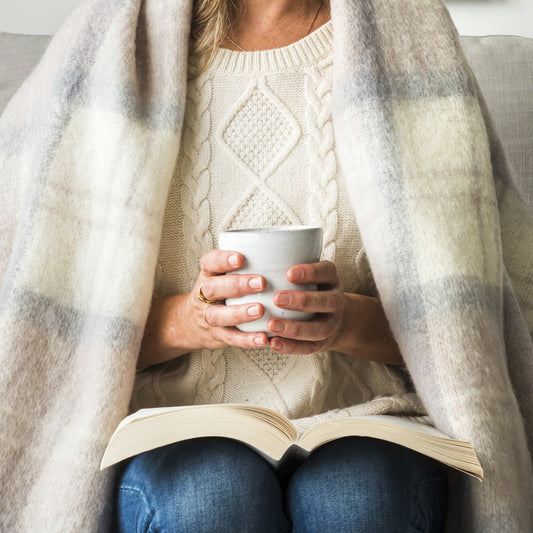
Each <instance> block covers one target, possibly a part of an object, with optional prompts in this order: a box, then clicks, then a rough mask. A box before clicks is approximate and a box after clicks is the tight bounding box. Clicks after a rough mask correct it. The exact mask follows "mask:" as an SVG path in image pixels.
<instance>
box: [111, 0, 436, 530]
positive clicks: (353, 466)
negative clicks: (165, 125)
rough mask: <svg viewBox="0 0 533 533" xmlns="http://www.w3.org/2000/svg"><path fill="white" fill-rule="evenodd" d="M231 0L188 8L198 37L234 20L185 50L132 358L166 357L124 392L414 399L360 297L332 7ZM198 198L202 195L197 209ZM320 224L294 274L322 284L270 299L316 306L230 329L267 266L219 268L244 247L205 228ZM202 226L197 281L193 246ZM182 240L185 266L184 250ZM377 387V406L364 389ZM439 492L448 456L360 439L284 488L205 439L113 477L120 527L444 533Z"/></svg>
mask: <svg viewBox="0 0 533 533" xmlns="http://www.w3.org/2000/svg"><path fill="white" fill-rule="evenodd" d="M224 4H226V3H225V2H221V3H220V5H219V6H218V13H217V8H214V7H213V6H214V3H213V2H205V3H204V4H203V5H202V3H198V4H197V5H196V11H195V14H194V15H193V35H195V34H196V41H197V44H196V47H197V48H200V47H201V46H202V44H203V42H202V41H204V42H205V41H208V42H209V41H214V40H215V36H216V28H215V26H216V23H217V22H218V20H220V19H222V20H224V18H225V17H229V22H230V23H229V24H228V25H227V27H226V26H224V27H223V28H221V33H220V34H219V35H220V38H219V43H220V44H221V46H222V48H220V49H217V50H216V51H215V52H214V54H212V53H211V51H210V50H206V51H205V52H204V56H207V57H202V55H201V54H200V58H198V54H196V55H195V56H193V58H192V61H193V67H192V68H194V69H198V68H201V66H200V67H198V66H197V65H195V64H194V62H195V61H196V63H198V62H199V61H200V62H201V61H202V60H204V62H206V61H209V62H210V63H209V65H208V66H207V68H206V70H205V71H204V72H203V73H202V74H201V75H200V76H196V77H195V78H194V79H193V80H192V81H191V82H190V84H189V89H188V91H189V94H190V95H191V97H190V98H189V99H188V101H187V105H188V108H187V109H186V115H185V125H184V128H185V129H184V139H183V142H182V146H181V154H180V156H179V157H178V166H177V170H176V173H175V175H174V179H173V183H172V185H171V189H170V195H169V201H168V204H167V208H166V217H165V221H164V223H163V237H162V247H161V250H160V253H159V265H158V273H159V276H158V279H157V287H156V294H158V295H159V297H158V298H156V299H155V300H154V302H153V303H152V307H151V312H150V315H149V318H148V323H147V328H146V330H145V335H144V339H143V344H142V348H141V353H140V356H139V362H138V364H139V365H140V366H141V367H151V365H154V364H157V363H166V362H167V361H168V363H167V364H164V365H162V366H158V367H155V368H153V367H152V368H145V369H144V371H142V372H141V373H140V374H138V376H137V383H136V386H135V389H134V393H133V401H132V403H133V406H134V408H136V409H137V408H141V407H154V406H164V405H183V404H185V405H186V404H188V403H213V402H227V403H239V402H242V401H247V402H250V403H252V404H254V403H258V404H262V405H266V406H268V407H271V408H274V409H277V410H280V411H281V412H283V414H285V415H287V416H289V417H291V418H293V419H300V423H301V419H302V418H304V417H313V416H316V415H320V414H321V413H324V414H326V412H327V415H328V416H330V417H333V416H347V411H348V412H350V413H351V414H364V413H371V412H384V413H390V412H395V413H401V412H404V413H406V414H413V413H421V412H423V411H422V408H421V406H417V405H414V402H413V397H412V396H413V395H412V394H409V392H410V389H409V386H408V384H407V381H406V378H405V376H404V375H403V374H402V373H401V372H400V371H398V370H397V369H394V368H390V367H386V366H385V364H384V363H386V364H392V365H399V364H401V363H402V360H401V355H400V353H399V350H398V347H397V345H396V343H395V341H394V339H393V337H392V334H391V333H390V331H389V328H388V323H387V319H386V317H385V315H384V313H383V310H382V308H381V306H380V305H379V301H378V299H377V298H376V297H375V296H370V295H366V296H365V295H362V294H361V292H366V293H371V291H372V288H371V286H370V285H371V283H370V280H369V279H365V278H364V277H362V276H361V270H362V269H361V268H359V273H358V271H357V267H358V266H359V267H361V265H360V263H361V261H362V260H363V259H362V256H363V255H364V252H363V251H362V250H361V242H360V236H359V232H358V230H357V226H356V223H355V220H354V217H353V214H352V213H351V211H350V208H349V204H348V199H347V194H346V192H345V189H346V185H345V183H343V181H342V175H341V173H340V171H339V169H338V165H337V163H336V153H335V152H336V150H335V145H334V140H333V138H332V125H331V105H330V95H331V84H332V78H331V66H332V60H333V57H332V54H333V49H332V45H333V41H332V30H331V23H330V22H328V19H329V6H328V5H327V3H325V2H323V1H319V2H309V1H308V0H302V1H300V2H294V1H292V0H291V1H278V2H262V1H259V2H256V1H248V2H246V3H236V4H235V6H234V7H233V9H232V10H231V9H230V7H231V4H230V3H227V6H225V5H224ZM226 12H227V14H226ZM209 32H211V34H209ZM213 44H217V43H216V42H214V43H213ZM203 46H204V47H206V46H207V45H206V44H203ZM230 50H234V51H230ZM251 50H253V51H260V50H264V52H263V53H261V52H256V53H250V52H248V51H251ZM289 54H290V59H287V56H288V55H289ZM236 63H239V65H238V66H237V65H236ZM230 65H231V66H230ZM300 102H306V105H304V106H302V105H301V104H299V103H300ZM234 104H236V105H234ZM201 114H204V115H207V114H209V117H208V118H206V117H204V118H203V119H202V118H200V115H201ZM202 121H203V124H199V123H201V122H202ZM298 129H299V131H298ZM327 143H329V144H327ZM202 144H203V145H204V146H206V148H203V149H207V150H209V153H210V159H209V161H205V162H204V164H202V168H201V169H198V168H197V166H198V163H199V162H198V159H201V155H200V154H198V153H197V151H196V147H197V146H201V145H202ZM315 147H316V149H318V150H319V153H318V154H316V155H314V158H313V157H312V154H311V152H312V150H314V149H315ZM320 149H322V150H320ZM323 152H325V153H323ZM253 154H257V155H256V157H254V156H253ZM198 156H199V157H198ZM272 161H275V164H274V165H272V164H271V163H272ZM287 176H290V180H287V179H286V177H287ZM207 188H208V190H207ZM233 190H235V191H241V190H242V191H244V192H243V194H239V195H234V194H231V193H230V191H233ZM323 195H325V196H326V199H325V201H323V198H322V196H323ZM195 201H196V202H202V203H204V204H207V205H208V207H206V208H205V210H204V212H203V213H202V214H201V215H200V216H199V214H198V211H197V210H195V209H194V207H193V206H194V202H195ZM250 205H253V210H252V209H250ZM312 222H315V223H319V224H320V225H321V226H323V227H324V231H325V243H324V248H325V256H326V257H327V258H328V259H329V261H328V260H324V261H322V262H320V263H317V264H312V265H299V266H295V267H293V268H292V269H290V271H289V272H288V278H289V280H290V281H292V282H294V283H303V284H317V285H319V286H320V287H321V289H322V290H320V291H318V292H314V293H313V292H311V293H304V294H302V293H299V292H297V291H284V292H280V293H277V294H276V296H275V302H276V305H278V306H280V307H283V308H286V309H297V310H301V311H305V312H312V313H318V314H317V316H316V318H315V319H314V320H312V321H309V322H303V323H298V322H291V321H288V320H273V319H271V320H270V322H269V328H270V331H271V332H272V333H274V334H275V335H276V336H274V337H273V338H272V339H271V340H270V341H269V340H268V338H267V335H266V334H265V333H259V334H258V333H243V332H241V331H239V330H238V329H237V328H236V327H234V326H236V325H238V324H240V323H243V322H249V321H252V320H255V319H257V318H259V317H261V316H262V315H263V313H264V309H263V306H261V305H256V304H248V305H241V306H225V305H223V302H224V300H225V299H227V298H234V297H239V296H243V295H245V294H254V293H258V292H260V291H262V290H264V289H265V285H266V281H265V279H264V277H263V276H261V275H239V274H238V273H237V274H233V275H229V276H221V274H226V273H231V272H234V271H235V270H238V269H239V268H240V267H241V266H242V264H243V260H244V258H243V256H242V255H240V254H236V253H232V252H231V251H220V250H211V251H209V247H210V246H209V245H208V241H211V242H213V244H215V243H216V235H217V231H220V230H223V229H227V228H238V227H241V228H242V227H255V226H259V225H276V224H277V223H278V224H279V223H288V224H291V223H292V224H294V223H296V224H299V223H312ZM202 233H203V234H204V235H206V237H205V239H204V242H203V246H202V247H201V252H202V253H203V257H202V259H201V261H200V272H199V275H198V276H197V277H196V280H195V279H194V277H193V275H195V274H196V271H197V266H196V263H197V261H198V257H197V255H196V253H197V250H196V249H195V243H196V242H198V240H199V239H200V236H201V235H202ZM184 254H187V255H188V256H189V258H188V259H189V260H188V261H187V263H188V265H189V268H184V265H183V264H181V265H180V263H179V262H178V261H177V260H176V259H177V258H178V257H181V256H183V255H184ZM356 256H358V257H359V259H358V261H354V260H353V258H354V257H356ZM333 261H336V262H337V263H338V264H339V265H340V272H339V271H338V270H337V268H336V266H335V263H334V262H333ZM191 264H192V267H193V268H191ZM258 274H261V273H260V272H259V273H258ZM191 286H192V287H193V288H192V290H190V288H191ZM343 286H344V287H345V290H343ZM199 294H200V295H201V297H200V298H199V297H198V295H199ZM283 298H285V299H286V300H287V301H283V300H282V299H283ZM303 298H305V301H304V300H303ZM376 362H377V363H376ZM378 363H379V364H378ZM210 383H216V386H214V387H210ZM377 397H380V399H379V400H378V402H379V403H380V404H381V405H379V406H377V405H375V404H376V402H372V400H374V399H375V398H377ZM385 397H391V398H390V399H389V400H388V401H387V400H386V399H385ZM358 404H359V405H358ZM399 464H401V465H402V468H399V467H398V465H399ZM341 480H342V482H341ZM384 480H386V481H384ZM370 495H373V496H372V497H370ZM284 499H285V500H286V502H287V506H288V507H287V511H286V512H284ZM170 501H172V502H173V504H172V505H169V504H166V503H165V502H170ZM445 501H446V472H445V469H444V467H442V466H441V465H437V464H435V462H434V461H432V460H430V459H427V458H423V457H422V456H417V454H415V453H413V452H408V451H407V450H404V449H401V448H399V447H398V446H393V445H388V444H387V445H386V444H384V443H375V442H366V441H365V440H362V439H348V440H346V441H337V442H334V443H331V444H330V445H329V446H326V447H324V449H321V450H320V451H319V452H317V453H315V454H314V455H313V456H312V460H311V461H308V462H307V463H306V464H305V466H302V467H300V468H299V469H298V470H297V474H295V475H294V476H292V477H291V479H290V482H289V484H288V486H287V489H286V496H285V498H284V497H283V494H282V490H281V487H280V482H279V481H278V480H277V479H276V475H275V473H274V472H273V471H272V469H271V468H270V467H269V466H268V465H267V464H266V463H265V461H264V459H263V458H261V457H260V456H258V455H256V454H254V453H250V451H249V450H248V449H246V448H245V447H244V446H242V445H239V444H236V443H228V442H225V441H221V440H216V439H211V440H206V441H203V442H191V443H187V444H181V445H175V446H170V447H167V448H164V449H160V450H157V451H155V452H153V453H152V454H148V456H146V455H144V456H142V457H138V458H136V459H134V460H133V461H131V463H130V465H129V466H128V468H127V470H126V472H125V473H124V475H123V476H122V479H121V480H120V482H119V491H118V503H117V515H118V518H117V530H120V531H148V530H149V529H150V528H152V529H157V528H158V527H159V528H160V529H161V530H169V531H215V530H216V531H232V532H233V531H243V532H244V531H250V532H259V531H272V532H274V531H276V532H280V531H289V530H291V525H290V524H291V523H292V530H293V531H318V530H319V529H322V528H324V527H330V528H332V529H334V530H335V531H339V532H341V531H369V529H373V530H375V531H405V530H407V529H408V528H409V527H410V526H409V524H411V525H412V526H413V527H414V525H415V524H418V525H421V526H422V527H423V530H425V531H430V530H431V531H437V530H441V529H442V525H443V522H444V515H445V512H444V511H445ZM384 508H385V509H387V511H388V512H387V513H383V512H382V511H383V509H384ZM422 524H423V525H422Z"/></svg>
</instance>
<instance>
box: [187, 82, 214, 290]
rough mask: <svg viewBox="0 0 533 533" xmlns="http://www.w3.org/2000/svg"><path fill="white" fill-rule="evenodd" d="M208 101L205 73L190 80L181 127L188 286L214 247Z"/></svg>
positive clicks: (207, 84)
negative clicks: (202, 261) (211, 225)
mask: <svg viewBox="0 0 533 533" xmlns="http://www.w3.org/2000/svg"><path fill="white" fill-rule="evenodd" d="M210 101H211V82H210V79H209V77H208V76H201V77H200V78H198V79H197V80H195V81H193V82H191V83H189V90H188V91H187V108H186V109H187V113H186V116H185V124H184V129H183V145H182V146H183V167H182V176H183V185H182V188H181V198H182V208H183V235H184V238H185V242H186V245H187V246H186V252H185V257H186V261H187V266H188V269H189V274H190V277H191V288H192V284H193V283H194V280H195V279H196V278H197V277H198V273H199V265H198V260H199V258H200V257H201V256H202V254H203V253H205V252H206V251H209V250H211V249H212V248H213V237H212V235H211V232H210V230H209V227H210V224H211V213H210V208H209V201H208V194H209V186H210V173H209V161H210V157H211V147H210V143H209V130H210V127H211V116H210V112H209V103H210Z"/></svg>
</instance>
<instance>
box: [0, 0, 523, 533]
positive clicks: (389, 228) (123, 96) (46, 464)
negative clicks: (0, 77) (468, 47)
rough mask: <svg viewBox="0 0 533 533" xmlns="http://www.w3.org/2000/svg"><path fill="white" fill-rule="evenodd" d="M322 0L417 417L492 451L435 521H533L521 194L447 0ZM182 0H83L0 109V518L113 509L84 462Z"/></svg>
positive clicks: (146, 208) (169, 143)
mask: <svg viewBox="0 0 533 533" xmlns="http://www.w3.org/2000/svg"><path fill="white" fill-rule="evenodd" d="M331 7H332V18H333V28H334V46H335V59H334V71H335V80H334V89H333V91H334V94H333V99H334V104H333V105H334V108H333V118H334V127H335V138H336V142H337V146H338V151H339V154H340V160H341V165H342V170H343V173H344V175H345V176H346V179H347V181H348V187H349V193H350V197H351V201H352V203H353V207H354V210H355V214H356V217H357V221H358V224H359V226H360V230H361V234H362V238H363V241H364V244H365V247H366V250H367V253H368V257H369V261H370V264H371V267H372V270H373V273H374V278H375V281H376V284H377V287H378V289H379V293H380V296H381V298H382V301H383V305H384V307H385V310H386V313H387V316H388V318H389V320H390V323H391V327H392V330H393V332H394V334H395V336H396V338H397V340H398V343H399V345H400V348H401V351H402V353H403V355H404V358H405V362H406V365H407V368H408V370H409V371H410V373H411V376H412V378H413V380H414V383H415V385H416V389H417V391H418V393H419V395H420V397H421V399H422V401H423V403H424V404H425V406H426V408H427V410H428V412H429V414H430V415H431V418H432V419H433V421H434V423H435V424H436V426H438V427H439V428H441V429H442V430H444V431H445V432H447V433H449V434H451V435H453V436H455V437H460V438H464V439H468V440H471V441H472V442H473V444H474V447H475V449H476V451H477V453H478V455H479V458H480V460H481V462H482V464H483V467H484V470H485V476H486V477H485V482H484V483H482V484H481V483H479V482H478V481H476V480H474V479H471V478H467V476H458V477H457V478H456V479H455V482H456V483H454V485H453V486H452V490H451V498H452V506H451V510H450V513H449V517H450V521H449V527H450V529H451V528H453V530H454V531H461V532H468V531H477V532H484V533H486V532H494V533H501V532H531V531H533V520H532V497H531V495H532V494H533V486H532V477H533V473H532V466H531V456H530V452H529V450H528V440H529V442H530V443H531V428H532V427H533V414H532V409H533V401H532V391H531V385H530V384H531V383H532V382H533V369H532V365H533V348H532V340H531V332H532V329H533V292H532V291H533V274H532V265H533V217H532V214H531V212H529V211H528V209H527V208H526V206H525V204H524V202H523V201H522V199H521V197H520V195H519V194H518V192H517V190H516V188H515V187H514V185H513V183H512V181H511V179H510V177H509V175H508V171H507V167H506V163H505V159H504V156H503V155H502V152H501V148H500V145H499V142H498V140H497V139H496V137H495V136H494V133H493V129H492V126H491V123H490V119H489V118H488V116H487V114H486V112H485V109H484V105H483V102H482V100H481V98H480V95H479V94H478V90H477V87H476V84H475V80H474V79H473V78H472V75H471V73H470V71H469V69H468V67H467V66H466V64H465V61H464V58H463V55H462V52H461V50H460V48H459V45H458V38H457V33H456V30H455V28H454V27H453V24H452V22H451V21H450V19H449V15H448V13H447V10H446V8H445V7H444V6H443V5H442V4H441V2H440V0H332V6H331ZM190 14H191V3H190V1H186V0H86V1H84V2H82V4H81V5H80V6H79V7H78V9H77V10H76V11H75V12H74V13H73V14H72V15H71V17H70V18H69V19H68V21H67V22H66V23H65V24H64V25H63V27H62V28H61V30H60V31H59V32H58V33H57V35H56V36H55V37H54V39H53V40H52V42H51V43H50V45H49V47H48V49H47V51H46V53H45V54H44V56H43V58H42V60H41V62H40V63H39V65H38V66H37V68H36V69H35V71H34V72H33V73H32V74H31V76H30V77H29V78H28V79H27V80H26V81H25V83H24V84H23V86H22V87H21V89H20V90H19V91H18V93H17V94H16V95H15V96H14V98H13V99H12V100H11V102H10V104H9V105H8V107H7V109H6V110H5V112H4V114H3V116H2V117H1V119H0V180H1V185H0V187H1V189H0V190H1V210H0V221H1V222H0V275H1V279H2V280H3V281H2V292H1V296H0V358H1V369H2V370H1V372H0V398H1V403H0V405H1V411H0V531H3V532H4V531H5V532H8V531H9V532H15V531H16V532H17V533H20V532H35V531H46V532H56V531H57V532H70V531H72V532H80V531H84V532H85V531H98V532H101V531H106V530H107V529H108V528H109V509H110V501H111V498H110V493H109V490H110V485H111V482H112V479H111V472H110V471H105V472H104V473H100V472H99V471H98V465H99V461H100V458H101V455H102V452H103V450H104V448H105V445H106V443H107V440H108V438H109V437H110V435H111V433H112V431H113V430H114V428H115V426H116V425H117V423H118V422H119V421H120V419H121V418H122V417H123V416H124V415H125V414H126V412H127V408H128V402H129V396H130V392H131V388H132V384H133V377H134V371H135V361H136V357H137V353H138V350H139V344H140V340H141V337H142V332H143V327H144V323H145V320H146V317H147V313H148V309H149V305H150V299H151V294H152V280H153V272H154V269H155V263H156V257H157V253H158V249H159V240H160V234H161V227H162V220H163V211H164V208H165V204H166V197H167V191H168V187H169V183H170V179H171V176H172V173H173V169H174V166H175V161H176V158H177V153H178V148H179V142H180V130H181V125H182V118H183V111H184V103H185V90H186V75H187V73H186V68H187V46H188V34H189V24H190ZM178 260H179V258H178ZM526 431H529V436H528V434H527V433H526ZM450 524H451V525H450Z"/></svg>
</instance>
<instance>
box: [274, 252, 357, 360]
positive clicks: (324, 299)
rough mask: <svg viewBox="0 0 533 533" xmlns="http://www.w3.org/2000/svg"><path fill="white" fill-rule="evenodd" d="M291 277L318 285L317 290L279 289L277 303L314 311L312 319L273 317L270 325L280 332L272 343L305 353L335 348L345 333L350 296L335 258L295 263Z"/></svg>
mask: <svg viewBox="0 0 533 533" xmlns="http://www.w3.org/2000/svg"><path fill="white" fill-rule="evenodd" d="M287 279H288V280H289V281H290V282H291V283H294V284H296V285H302V284H303V285H310V284H312V285H317V286H318V287H317V289H318V290H316V291H290V290H283V291H278V292H277V293H276V294H275V295H274V304H275V305H276V306H277V307H280V308H282V309H291V310H294V311H302V312H304V313H314V314H315V316H314V318H313V319H312V320H309V321H295V320H286V319H282V318H271V319H270V320H269V321H268V326H267V327H268V329H269V331H271V332H272V333H274V334H275V335H276V337H274V338H272V339H271V340H270V347H271V348H272V349H273V350H275V351H277V352H280V353H286V354H295V355H303V354H309V353H313V352H321V351H323V350H328V349H331V347H332V346H333V345H334V344H335V343H336V341H337V339H338V338H339V337H340V336H342V334H343V331H342V326H343V322H344V320H343V319H344V313H345V309H346V298H345V295H344V293H343V290H342V284H341V281H340V279H339V276H338V274H337V268H336V266H335V264H334V263H332V262H331V261H320V262H319V263H309V264H301V265H295V266H293V267H291V268H290V269H289V270H288V271H287Z"/></svg>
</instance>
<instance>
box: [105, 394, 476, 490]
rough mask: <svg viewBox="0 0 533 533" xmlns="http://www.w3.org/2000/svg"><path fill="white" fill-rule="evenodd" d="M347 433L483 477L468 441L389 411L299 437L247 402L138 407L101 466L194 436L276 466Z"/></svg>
mask: <svg viewBox="0 0 533 533" xmlns="http://www.w3.org/2000/svg"><path fill="white" fill-rule="evenodd" d="M348 436H359V437H373V438H376V439H382V440H387V441H390V442H394V443H397V444H400V445H402V446H405V447H407V448H411V449H412V450H415V451H417V452H420V453H422V454H424V455H427V456H428V457H432V458H433V459H436V460H438V461H441V462H442V463H444V464H446V465H449V466H451V467H453V468H456V469H458V470H461V471H463V472H466V473H467V474H470V475H472V476H475V477H477V478H478V479H480V480H482V479H483V469H482V468H481V465H480V464H479V461H478V459H477V457H476V454H475V452H474V450H473V449H472V446H471V444H470V443H468V442H465V441H460V440H455V439H451V438H450V437H448V436H446V435H445V434H443V433H441V432H440V431H438V430H436V429H435V428H433V427H431V426H428V425H426V424H423V423H421V422H418V421H416V420H413V419H412V418H405V417H396V416H389V415H373V416H361V417H355V418H339V419H335V420H328V421H325V422H320V423H319V424H317V425H315V426H313V427H312V428H310V429H308V430H307V431H305V432H304V433H303V434H301V435H299V434H298V431H297V429H296V427H295V426H294V425H293V424H292V423H291V422H290V420H288V419H287V418H286V417H284V416H283V415H280V414H279V413H277V412H275V411H272V410H271V409H267V408H264V407H258V406H254V405H246V404H244V405H240V404H215V405H193V406H185V407H160V408H155V409H141V410H139V411H137V412H136V413H134V414H132V415H130V416H128V417H126V418H125V419H124V420H123V421H122V422H121V423H120V424H119V426H118V427H117V429H116V430H115V433H114V434H113V436H112V437H111V440H110V441H109V444H108V446H107V448H106V450H105V453H104V456H103V458H102V462H101V464H100V469H101V470H102V469H104V468H107V467H108V466H111V465H113V464H115V463H118V462H119V461H122V460H123V459H126V458H128V457H132V456H134V455H137V454H139V453H142V452H145V451H148V450H153V449H154V448H158V447H160V446H165V445H167V444H171V443H173V442H178V441H182V440H188V439H193V438H197V437H227V438H231V439H236V440H239V441H241V442H244V443H245V444H247V445H248V446H251V447H252V448H254V449H255V450H257V451H258V452H259V453H261V454H262V455H263V457H265V458H266V459H267V460H269V462H270V463H271V464H273V465H274V466H275V467H279V466H280V464H281V463H282V462H283V461H284V460H285V459H286V458H287V457H288V456H290V455H295V454H296V455H298V456H299V457H300V458H304V457H306V456H307V455H308V454H309V453H310V452H311V451H312V450H313V449H314V448H316V447H317V446H320V445H321V444H325V443H326V442H329V441H331V440H335V439H339V438H341V437H348Z"/></svg>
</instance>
